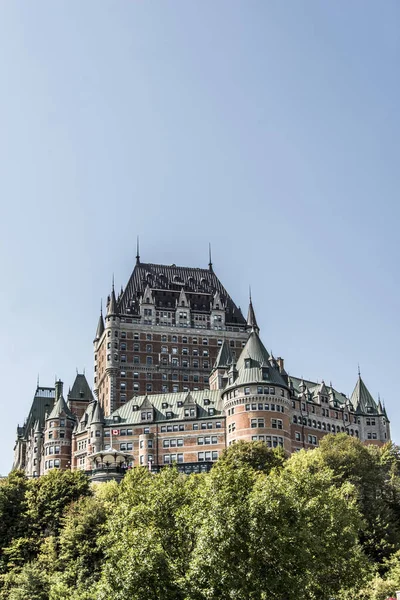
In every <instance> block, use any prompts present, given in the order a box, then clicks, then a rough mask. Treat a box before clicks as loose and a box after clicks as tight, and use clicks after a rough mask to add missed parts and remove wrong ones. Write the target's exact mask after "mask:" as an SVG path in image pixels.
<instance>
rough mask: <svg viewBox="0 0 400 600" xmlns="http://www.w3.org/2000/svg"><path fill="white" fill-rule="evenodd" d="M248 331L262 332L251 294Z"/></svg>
mask: <svg viewBox="0 0 400 600" xmlns="http://www.w3.org/2000/svg"><path fill="white" fill-rule="evenodd" d="M247 329H248V330H249V331H252V330H254V331H256V332H257V333H259V332H260V328H259V326H258V324H257V319H256V313H255V312H254V307H253V302H252V300H251V293H250V299H249V310H248V313H247Z"/></svg>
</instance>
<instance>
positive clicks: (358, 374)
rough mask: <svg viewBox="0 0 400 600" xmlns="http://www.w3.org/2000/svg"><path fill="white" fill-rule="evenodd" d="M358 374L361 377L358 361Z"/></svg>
mask: <svg viewBox="0 0 400 600" xmlns="http://www.w3.org/2000/svg"><path fill="white" fill-rule="evenodd" d="M358 376H359V377H360V378H361V371H360V363H358Z"/></svg>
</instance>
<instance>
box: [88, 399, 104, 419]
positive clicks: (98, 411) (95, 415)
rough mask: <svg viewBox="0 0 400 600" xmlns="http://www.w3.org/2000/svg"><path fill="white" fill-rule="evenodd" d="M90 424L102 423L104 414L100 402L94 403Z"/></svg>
mask: <svg viewBox="0 0 400 600" xmlns="http://www.w3.org/2000/svg"><path fill="white" fill-rule="evenodd" d="M90 422H91V423H104V413H103V410H102V408H101V406H100V402H98V401H96V405H95V407H94V409H93V412H92V418H91V421H90Z"/></svg>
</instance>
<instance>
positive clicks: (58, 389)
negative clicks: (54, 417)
mask: <svg viewBox="0 0 400 600" xmlns="http://www.w3.org/2000/svg"><path fill="white" fill-rule="evenodd" d="M63 385H64V384H63V382H62V381H61V379H59V380H58V381H56V402H57V400H59V399H60V398H61V396H62V393H63Z"/></svg>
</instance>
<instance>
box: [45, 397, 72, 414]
mask: <svg viewBox="0 0 400 600" xmlns="http://www.w3.org/2000/svg"><path fill="white" fill-rule="evenodd" d="M63 414H64V415H65V416H66V417H70V418H71V419H74V418H75V417H74V415H73V414H72V412H71V411H70V409H69V408H68V405H67V403H66V402H65V400H64V397H63V396H62V395H61V396H60V397H59V398H58V400H57V401H56V402H55V404H54V406H53V410H52V411H51V413H50V414H49V416H48V417H47V419H57V418H58V417H59V416H60V415H63Z"/></svg>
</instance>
